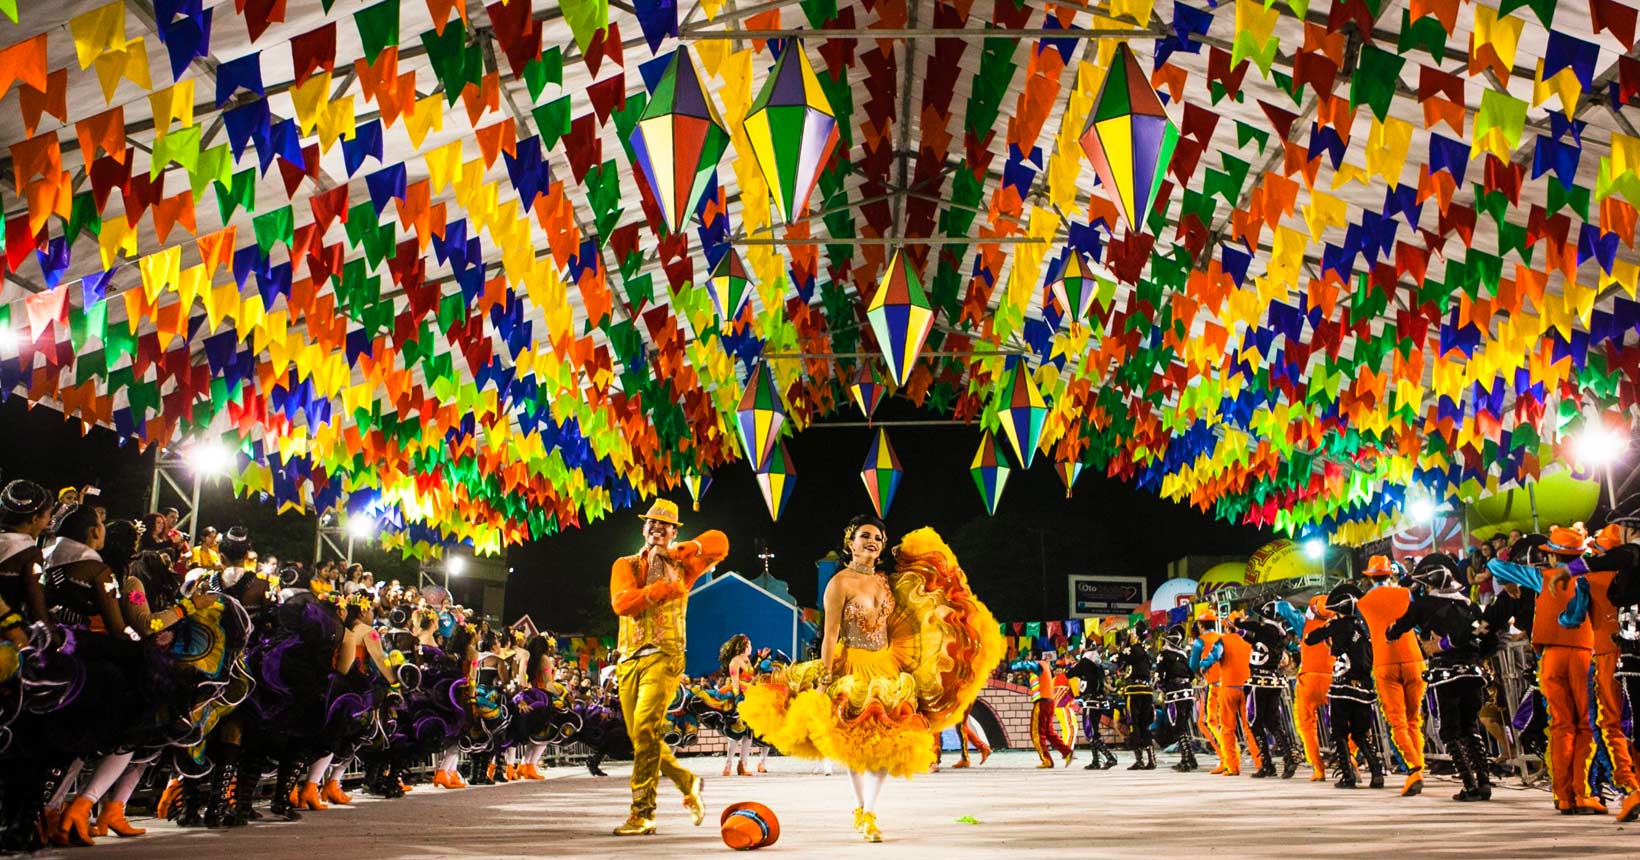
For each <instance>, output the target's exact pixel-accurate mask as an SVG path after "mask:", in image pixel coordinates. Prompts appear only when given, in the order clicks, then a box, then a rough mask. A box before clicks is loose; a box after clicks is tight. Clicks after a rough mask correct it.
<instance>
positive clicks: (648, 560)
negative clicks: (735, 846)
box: [609, 502, 729, 829]
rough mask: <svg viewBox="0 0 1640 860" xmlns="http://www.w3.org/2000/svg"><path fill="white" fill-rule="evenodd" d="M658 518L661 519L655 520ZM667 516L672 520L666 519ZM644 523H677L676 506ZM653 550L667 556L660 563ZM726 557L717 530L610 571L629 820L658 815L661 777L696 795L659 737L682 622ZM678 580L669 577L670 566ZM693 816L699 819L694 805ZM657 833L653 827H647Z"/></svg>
mask: <svg viewBox="0 0 1640 860" xmlns="http://www.w3.org/2000/svg"><path fill="white" fill-rule="evenodd" d="M657 514H659V515H657ZM668 517H669V518H668ZM646 518H654V519H659V520H661V521H662V522H668V523H671V524H672V525H674V526H675V525H677V508H676V507H675V506H672V505H671V503H669V502H657V503H656V506H655V508H653V509H651V511H650V513H649V514H647V515H646ZM656 552H664V553H665V557H664V558H660V559H657V558H655V557H654V554H655V553H656ZM728 554H729V539H728V538H727V537H725V536H724V534H723V532H720V531H708V532H702V533H701V534H700V535H699V536H698V537H697V538H695V539H694V540H692V541H688V542H686V543H681V544H677V545H675V546H672V547H668V548H665V549H664V550H659V551H657V550H652V549H645V550H644V552H641V553H639V554H637V555H629V556H624V557H622V558H619V559H616V561H615V564H614V565H613V566H612V567H611V569H610V573H609V602H610V606H611V607H612V608H613V609H614V610H615V614H616V615H618V616H620V635H619V641H620V645H619V648H620V651H621V662H620V663H619V664H618V665H617V666H616V667H615V678H616V683H617V685H618V686H619V689H620V697H621V715H622V717H623V718H624V720H625V722H626V731H627V736H628V737H630V738H631V739H632V818H633V819H635V820H643V821H650V820H652V819H653V818H654V817H655V795H656V790H657V788H658V787H659V785H660V777H661V775H662V774H665V775H666V778H667V779H669V780H671V781H672V783H673V784H674V785H676V786H677V787H678V791H680V792H683V794H684V798H685V803H686V805H687V804H688V803H689V800H690V799H691V798H696V801H695V803H696V805H697V806H698V794H697V789H698V784H699V778H698V777H696V776H695V775H694V774H693V773H690V772H689V771H688V770H685V769H684V767H683V766H682V765H680V764H678V760H677V759H676V758H674V757H673V755H672V748H671V747H669V746H667V745H666V743H665V741H663V740H661V736H662V735H663V734H664V733H665V732H666V709H667V706H669V705H670V704H671V703H672V699H673V697H674V696H676V695H677V692H678V684H679V682H680V681H681V680H682V678H683V665H684V649H685V644H684V618H685V615H686V613H687V611H688V608H689V590H690V589H691V588H692V587H693V586H694V584H695V580H697V579H699V578H700V576H701V574H703V573H705V572H706V571H707V570H709V569H711V568H712V567H713V566H714V565H716V564H717V563H718V562H719V561H722V560H723V559H724V558H725V557H726V556H727V555H728ZM669 567H670V568H672V569H673V570H675V571H676V577H675V578H670V577H667V576H666V575H665V571H666V569H667V568H669ZM690 812H691V813H694V814H696V818H697V821H696V822H695V823H696V824H699V823H700V822H699V820H698V819H699V814H698V812H697V810H696V809H695V807H694V806H691V807H690ZM650 829H653V825H652V824H651V825H650Z"/></svg>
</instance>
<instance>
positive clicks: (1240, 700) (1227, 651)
mask: <svg viewBox="0 0 1640 860" xmlns="http://www.w3.org/2000/svg"><path fill="white" fill-rule="evenodd" d="M1235 620H1236V616H1235V615H1234V614H1232V615H1231V617H1230V622H1231V624H1232V625H1233V624H1234V623H1235ZM1218 653H1219V657H1218V660H1217V665H1218V666H1219V669H1220V671H1219V724H1218V726H1217V731H1218V738H1219V764H1220V765H1221V766H1222V767H1223V768H1224V770H1223V773H1224V775H1225V776H1241V745H1240V743H1238V741H1237V739H1236V732H1237V731H1238V730H1240V731H1241V732H1242V733H1243V734H1245V735H1246V736H1247V738H1248V739H1249V744H1248V747H1247V752H1248V754H1249V755H1250V756H1252V759H1253V767H1254V769H1259V768H1262V767H1264V759H1263V758H1262V757H1261V756H1260V755H1259V750H1258V747H1257V746H1256V745H1254V744H1252V743H1251V739H1252V737H1253V730H1252V728H1251V727H1250V726H1248V725H1247V682H1248V680H1250V679H1251V678H1252V676H1253V662H1252V661H1253V645H1252V643H1250V642H1248V641H1247V640H1246V639H1243V638H1242V636H1241V634H1240V633H1238V632H1236V631H1235V629H1234V627H1232V628H1231V629H1229V630H1227V631H1226V632H1224V633H1221V634H1220V635H1219V652H1218ZM1208 661H1209V658H1208V657H1203V658H1202V663H1203V665H1212V664H1211V663H1209V662H1208ZM1215 772H1218V771H1217V770H1216V769H1215Z"/></svg>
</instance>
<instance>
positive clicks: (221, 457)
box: [188, 442, 233, 475]
mask: <svg viewBox="0 0 1640 860" xmlns="http://www.w3.org/2000/svg"><path fill="white" fill-rule="evenodd" d="M232 466H233V452H232V451H229V450H228V448H227V446H226V445H223V444H222V443H220V442H199V443H196V444H195V445H194V446H193V447H192V448H189V449H188V468H189V469H192V470H193V472H194V474H197V475H225V474H227V473H228V469H229V468H231V467H232Z"/></svg>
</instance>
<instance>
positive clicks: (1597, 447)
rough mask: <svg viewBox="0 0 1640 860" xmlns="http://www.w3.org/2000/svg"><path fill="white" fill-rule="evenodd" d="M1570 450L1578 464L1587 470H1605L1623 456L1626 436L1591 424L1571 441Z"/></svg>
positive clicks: (1599, 425) (1626, 441) (1596, 424)
mask: <svg viewBox="0 0 1640 860" xmlns="http://www.w3.org/2000/svg"><path fill="white" fill-rule="evenodd" d="M1572 446H1573V448H1572V450H1573V453H1574V455H1575V456H1576V457H1577V460H1578V462H1579V463H1581V464H1583V465H1584V466H1585V467H1588V468H1596V469H1599V468H1605V467H1606V466H1609V465H1611V464H1612V463H1615V462H1616V461H1617V458H1619V457H1621V456H1623V452H1624V451H1625V450H1627V449H1628V447H1629V440H1628V437H1627V436H1624V435H1623V434H1621V433H1617V432H1615V431H1613V430H1612V429H1611V428H1610V427H1607V426H1606V425H1605V424H1602V423H1599V422H1591V423H1589V424H1587V425H1585V426H1584V428H1583V430H1582V431H1581V432H1579V433H1578V434H1577V437H1576V438H1575V439H1573V440H1572Z"/></svg>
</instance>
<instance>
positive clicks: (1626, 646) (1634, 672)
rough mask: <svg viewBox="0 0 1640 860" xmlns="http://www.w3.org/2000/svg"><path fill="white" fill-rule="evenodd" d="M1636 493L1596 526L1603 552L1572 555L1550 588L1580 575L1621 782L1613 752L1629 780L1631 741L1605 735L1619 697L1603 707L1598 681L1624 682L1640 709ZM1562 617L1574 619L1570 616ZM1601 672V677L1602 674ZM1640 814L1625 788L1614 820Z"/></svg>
mask: <svg viewBox="0 0 1640 860" xmlns="http://www.w3.org/2000/svg"><path fill="white" fill-rule="evenodd" d="M1636 541H1640V495H1632V496H1629V497H1628V498H1626V499H1624V500H1623V501H1622V502H1620V503H1618V504H1617V505H1616V506H1615V508H1614V510H1613V511H1612V515H1611V516H1610V517H1608V518H1607V521H1606V527H1605V528H1603V529H1601V530H1600V534H1599V535H1598V536H1597V538H1596V540H1595V543H1596V545H1597V546H1598V548H1599V549H1600V550H1602V552H1600V554H1598V555H1596V556H1594V557H1592V558H1587V559H1582V558H1574V559H1572V560H1571V561H1569V562H1567V563H1566V572H1565V573H1564V574H1561V575H1559V576H1557V577H1556V582H1555V583H1554V584H1552V585H1551V588H1558V586H1559V584H1560V582H1559V580H1560V578H1561V576H1566V575H1576V576H1579V577H1581V579H1580V580H1579V582H1578V592H1579V595H1578V596H1577V597H1574V598H1573V600H1574V602H1578V601H1580V600H1582V599H1583V598H1584V596H1585V595H1586V598H1587V602H1588V603H1589V604H1590V611H1591V612H1592V613H1593V615H1594V627H1593V631H1592V635H1593V636H1594V649H1595V658H1594V659H1595V663H1596V665H1597V666H1598V667H1599V671H1600V674H1598V675H1596V677H1595V698H1596V702H1597V706H1598V708H1599V712H1598V716H1599V724H1600V731H1601V734H1602V737H1605V738H1606V739H1607V748H1608V749H1610V750H1612V756H1611V758H1612V762H1613V768H1612V770H1613V781H1614V782H1617V783H1618V784H1619V785H1622V775H1621V773H1620V772H1619V770H1618V767H1617V761H1618V753H1617V750H1618V749H1619V748H1622V749H1623V750H1624V752H1626V753H1627V754H1628V762H1629V768H1630V770H1629V773H1628V777H1629V779H1630V780H1633V778H1634V772H1633V757H1634V753H1633V742H1632V741H1631V742H1630V743H1629V744H1628V745H1627V746H1624V745H1623V744H1622V742H1621V741H1613V740H1612V739H1611V736H1610V735H1608V734H1607V733H1606V721H1607V717H1608V715H1611V716H1612V717H1616V716H1618V715H1620V713H1621V710H1622V699H1621V698H1619V699H1618V703H1617V704H1616V705H1615V706H1608V703H1607V701H1606V700H1605V697H1606V695H1607V694H1606V692H1605V691H1604V690H1602V689H1601V688H1602V685H1610V686H1613V687H1615V686H1617V685H1618V684H1623V685H1626V687H1627V689H1626V690H1621V689H1620V690H1619V692H1620V693H1623V694H1624V695H1626V697H1627V698H1628V702H1629V708H1630V710H1631V711H1640V695H1637V694H1636V691H1637V690H1640V645H1637V643H1640V623H1637V622H1640V611H1637V607H1636V604H1640V545H1637V544H1636V543H1635V542H1636ZM1602 604H1604V606H1605V607H1610V608H1611V610H1612V611H1613V613H1614V615H1613V617H1611V618H1609V619H1603V618H1602V617H1601V615H1602V614H1603V612H1604V610H1603V608H1602ZM1567 620H1570V621H1575V620H1576V619H1575V618H1569V619H1567ZM1607 625H1609V626H1610V627H1611V632H1610V634H1609V635H1608V634H1605V631H1604V630H1603V627H1605V626H1607ZM1608 642H1609V643H1610V647H1612V648H1613V654H1612V656H1611V659H1610V661H1609V665H1608V663H1606V662H1603V661H1602V660H1601V655H1600V651H1601V649H1602V647H1606V643H1608ZM1602 676H1605V677H1602ZM1637 818H1640V791H1634V790H1629V791H1628V794H1627V795H1626V796H1625V797H1624V798H1623V802H1622V804H1621V805H1620V806H1619V807H1618V811H1617V820H1618V821H1620V822H1626V821H1634V820H1635V819H1637Z"/></svg>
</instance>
